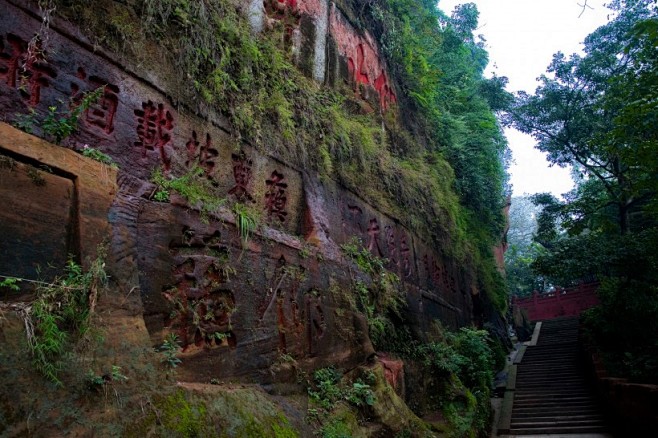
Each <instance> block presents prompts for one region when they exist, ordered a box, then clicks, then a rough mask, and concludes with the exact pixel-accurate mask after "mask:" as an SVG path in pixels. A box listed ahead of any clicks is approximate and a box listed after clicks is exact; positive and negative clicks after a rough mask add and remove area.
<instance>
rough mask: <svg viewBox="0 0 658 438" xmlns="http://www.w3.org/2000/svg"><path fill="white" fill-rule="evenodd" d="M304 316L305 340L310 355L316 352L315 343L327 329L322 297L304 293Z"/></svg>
mask: <svg viewBox="0 0 658 438" xmlns="http://www.w3.org/2000/svg"><path fill="white" fill-rule="evenodd" d="M306 318H307V321H306V340H307V342H308V352H309V354H311V355H312V354H315V353H317V351H318V346H317V344H318V343H319V342H320V341H321V340H322V338H323V337H324V333H325V331H326V329H327V323H326V322H325V319H324V309H323V306H322V297H320V296H316V295H314V294H312V293H308V294H306Z"/></svg>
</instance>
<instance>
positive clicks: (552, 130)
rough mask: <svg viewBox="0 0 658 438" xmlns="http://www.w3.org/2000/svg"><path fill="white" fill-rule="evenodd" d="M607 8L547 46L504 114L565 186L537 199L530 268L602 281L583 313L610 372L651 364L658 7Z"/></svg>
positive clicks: (562, 277)
mask: <svg viewBox="0 0 658 438" xmlns="http://www.w3.org/2000/svg"><path fill="white" fill-rule="evenodd" d="M610 6H611V7H612V8H613V9H614V11H615V16H614V18H613V19H612V20H611V21H610V22H609V23H608V24H606V25H604V26H601V27H600V28H599V29H597V30H596V31H595V32H593V33H592V34H590V35H589V36H588V37H587V38H586V39H585V44H584V54H583V55H578V54H573V55H570V56H566V55H565V54H563V53H556V54H555V55H554V56H553V60H552V62H551V63H550V65H549V66H548V69H547V72H546V74H545V75H542V76H541V77H540V85H539V86H538V87H537V89H536V90H535V93H534V94H529V93H525V92H519V93H517V94H516V95H515V101H514V103H513V104H512V105H511V108H510V111H509V112H508V113H507V115H506V121H507V123H509V124H510V125H512V126H514V127H516V128H517V129H519V130H520V131H522V132H525V133H528V134H530V135H532V136H533V137H534V138H535V139H536V140H537V148H538V149H540V150H541V151H544V152H546V153H547V156H548V160H549V161H550V162H551V163H553V164H555V165H559V166H566V165H570V166H572V167H573V169H574V175H575V177H576V178H577V183H576V187H575V188H574V189H573V190H572V191H571V192H569V193H567V194H566V195H565V196H564V199H562V200H559V199H557V198H555V197H553V196H552V195H550V194H539V195H535V196H534V198H533V201H534V202H535V204H537V205H539V206H541V207H542V211H541V213H540V214H539V216H538V227H537V231H536V233H535V236H534V240H535V241H536V242H537V243H539V244H540V245H541V246H542V248H543V251H541V252H539V253H538V254H536V255H535V260H534V261H533V262H532V267H533V269H534V271H535V274H536V275H539V276H543V277H544V278H547V279H548V280H549V281H551V282H552V283H553V284H559V285H562V286H568V285H569V284H570V283H575V282H578V281H581V280H583V279H587V280H591V279H598V280H599V281H600V282H601V286H600V289H599V296H600V299H601V305H600V306H599V307H598V308H596V309H594V310H592V311H591V312H590V313H589V314H588V317H587V321H588V327H589V330H590V334H591V336H592V339H593V340H594V341H595V342H597V344H598V346H599V348H600V349H601V351H602V353H603V354H604V356H605V357H606V358H607V360H608V364H609V366H610V368H611V369H612V371H613V372H617V373H621V374H623V375H626V376H630V377H633V378H636V379H639V380H645V381H653V380H655V379H656V377H655V376H656V375H658V362H657V361H656V360H655V358H656V357H658V322H657V321H658V275H657V274H656V272H657V271H656V267H658V216H657V213H658V208H657V206H658V199H657V195H658V177H657V176H658V154H657V152H658V124H657V123H656V121H657V120H658V50H657V48H658V14H657V10H656V2H655V1H650V0H637V1H614V2H612V4H611V5H610Z"/></svg>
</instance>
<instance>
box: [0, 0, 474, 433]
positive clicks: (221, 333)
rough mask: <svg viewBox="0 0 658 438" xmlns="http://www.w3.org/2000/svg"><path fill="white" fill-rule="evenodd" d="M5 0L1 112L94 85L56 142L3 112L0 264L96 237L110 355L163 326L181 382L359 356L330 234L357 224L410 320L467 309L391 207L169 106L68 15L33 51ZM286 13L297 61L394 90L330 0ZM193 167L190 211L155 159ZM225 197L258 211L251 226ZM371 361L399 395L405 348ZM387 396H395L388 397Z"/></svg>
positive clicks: (373, 52)
mask: <svg viewBox="0 0 658 438" xmlns="http://www.w3.org/2000/svg"><path fill="white" fill-rule="evenodd" d="M295 3H296V2H294V1H293V2H283V1H271V2H270V1H266V2H265V5H266V7H265V8H264V9H263V8H259V7H258V4H262V2H260V1H254V2H249V5H248V6H247V9H248V10H249V11H256V13H255V14H253V15H252V16H251V22H252V25H253V26H254V28H255V29H258V28H259V26H264V25H265V24H266V21H267V20H276V19H277V16H278V15H277V14H279V13H280V11H281V10H282V9H281V8H283V9H286V8H290V7H295V6H294V5H295ZM0 10H2V13H1V14H0V118H1V119H4V120H6V121H16V120H17V119H19V118H20V117H19V116H18V114H27V113H28V111H32V110H33V111H35V114H36V115H37V118H40V119H42V118H43V117H44V116H45V115H46V114H47V113H48V111H49V107H52V106H55V107H61V105H62V104H61V103H60V102H69V101H72V102H76V99H77V100H79V99H80V98H81V96H82V93H83V92H88V91H93V90H95V89H98V88H99V87H102V88H103V92H102V94H101V98H100V100H99V101H98V102H96V103H93V104H92V106H91V107H90V108H89V109H88V110H86V111H84V112H83V113H82V116H81V118H80V121H79V129H78V130H77V131H76V132H75V133H74V134H73V135H72V136H70V137H69V138H68V139H67V140H66V142H65V145H63V146H54V145H52V144H49V143H47V142H45V141H43V140H39V139H37V138H35V137H32V136H28V135H26V134H24V133H21V132H19V131H17V130H16V129H14V128H12V127H10V126H9V125H7V124H4V123H0V200H1V202H2V203H3V204H4V205H5V208H4V209H2V211H0V223H1V228H0V274H3V275H11V276H17V277H23V278H28V279H37V277H38V274H37V266H41V267H44V270H42V271H41V275H42V277H39V278H43V279H46V280H49V279H52V278H53V277H54V276H55V275H56V274H58V273H60V272H61V271H60V270H58V269H57V268H52V269H50V268H45V267H46V266H49V264H52V265H53V266H55V267H61V266H63V264H64V262H65V261H66V258H67V257H68V256H69V254H71V255H72V256H73V258H74V259H77V260H80V261H82V262H83V263H85V262H86V261H88V260H90V259H91V258H93V257H94V255H95V253H96V248H97V246H98V245H99V244H101V243H103V242H107V244H108V246H109V259H108V262H107V263H108V266H107V268H108V271H109V274H110V276H111V277H112V281H113V284H114V286H115V287H116V290H115V292H114V293H113V295H111V296H110V297H107V298H106V299H105V300H103V301H102V303H101V304H99V312H100V314H101V315H103V318H107V320H106V322H105V324H104V327H106V328H107V329H108V330H109V331H110V333H111V334H110V337H111V339H112V340H111V341H109V343H110V345H111V347H108V348H109V351H110V352H109V353H107V354H106V356H107V357H105V358H104V360H105V364H106V365H107V364H112V363H121V362H122V361H124V360H125V361H129V360H128V359H127V355H128V354H130V353H134V352H135V351H136V350H137V351H142V352H144V351H147V350H149V349H150V347H153V346H159V345H161V344H162V342H163V339H164V338H165V336H166V335H167V334H168V333H174V334H176V335H177V336H178V339H179V340H180V342H181V344H182V348H183V352H182V354H181V355H180V358H181V359H182V361H183V363H182V366H181V367H180V368H179V371H178V373H177V379H178V380H179V381H183V382H188V384H189V385H188V386H187V387H186V388H187V389H190V388H192V390H193V391H200V392H207V388H206V389H203V388H202V389H198V388H196V387H194V385H191V384H190V382H197V383H205V384H207V383H209V382H211V381H214V380H215V379H229V380H231V381H241V382H250V383H253V382H256V383H261V384H271V383H275V382H276V383H279V384H280V383H281V382H289V383H292V384H294V383H295V379H296V375H295V373H293V372H291V370H290V367H286V366H281V358H282V357H292V358H294V360H295V364H296V365H295V366H296V367H298V368H299V369H303V370H313V369H315V368H318V367H320V366H326V365H328V364H333V365H335V366H339V367H342V368H345V369H351V368H354V367H356V366H358V365H359V364H363V363H364V362H366V361H367V359H369V358H372V357H373V355H374V353H375V351H374V349H373V346H372V344H371V342H370V339H369V337H368V325H367V322H366V321H365V318H364V317H363V316H362V315H361V314H360V313H359V312H358V311H357V309H356V308H355V307H354V306H350V305H349V303H350V302H352V303H353V302H354V298H353V297H351V296H350V294H353V291H352V281H353V276H356V275H358V274H356V273H355V272H353V268H354V266H353V264H351V262H349V261H347V260H346V259H345V258H344V257H343V255H342V252H341V250H340V245H342V244H345V243H348V242H350V241H352V239H354V238H358V239H361V241H362V242H363V244H364V246H365V247H366V248H367V249H368V250H369V251H370V252H371V253H372V254H373V255H375V256H378V257H382V258H386V259H387V263H388V265H387V268H388V269H389V270H390V271H391V272H394V273H395V274H397V275H398V276H399V277H400V279H401V280H402V284H403V288H404V290H405V292H406V300H407V304H408V310H407V311H406V315H405V316H406V317H407V319H408V321H409V322H410V323H411V324H412V325H413V328H414V330H415V331H416V332H417V334H418V335H420V336H423V333H426V332H427V331H428V330H429V328H430V327H431V325H432V323H433V321H435V320H437V319H438V320H440V321H441V322H442V323H443V324H444V325H445V326H448V327H451V328H457V327H460V326H464V325H467V324H470V323H472V322H473V321H474V302H475V303H476V304H475V305H479V304H477V303H478V302H479V300H480V297H479V296H478V291H477V287H476V286H475V281H474V279H472V278H470V277H469V276H468V275H467V274H466V273H465V272H464V270H463V269H460V267H459V266H457V265H456V263H455V262H454V260H451V259H449V258H447V257H446V256H445V255H443V253H442V252H441V251H439V250H437V249H436V248H432V247H431V246H430V245H429V244H427V243H426V242H424V241H423V240H422V239H420V238H419V237H418V236H415V235H414V234H413V233H411V232H410V231H409V230H408V229H406V228H405V227H404V226H402V225H401V224H400V221H399V218H394V217H391V216H390V215H389V214H387V212H385V211H381V210H380V208H379V207H378V206H377V205H370V204H369V203H367V202H365V201H364V200H363V199H361V198H360V197H359V196H358V195H357V194H354V193H351V192H349V191H347V190H345V189H343V188H342V187H341V186H340V185H339V184H338V183H337V182H334V181H331V180H323V181H320V180H319V179H318V178H317V177H316V175H313V174H310V173H309V172H307V171H305V170H304V169H299V168H297V167H296V166H295V165H293V164H291V163H284V162H282V161H280V160H278V159H277V158H275V157H272V156H268V155H265V154H263V153H259V152H258V151H256V150H255V149H254V148H252V147H251V146H250V145H249V144H246V143H242V142H239V141H238V140H236V139H235V138H236V137H235V136H234V135H233V134H234V133H232V132H230V131H229V130H228V129H227V126H228V124H227V123H226V121H225V120H224V119H223V118H222V116H221V115H219V114H215V113H212V112H211V111H208V112H207V113H206V114H205V117H200V116H198V115H195V114H194V112H193V111H191V110H189V108H187V107H185V106H184V105H179V106H176V107H175V106H174V105H172V103H171V101H170V99H169V98H168V94H167V89H166V88H167V87H166V84H167V81H166V79H165V78H163V77H159V76H158V71H155V70H154V71H150V72H149V73H148V74H146V73H144V72H141V70H140V68H139V67H135V66H133V65H129V63H127V62H125V60H123V59H122V58H121V57H120V56H118V55H113V54H109V53H107V52H104V51H102V50H98V51H94V50H93V49H94V48H93V47H92V46H91V45H90V44H89V41H88V40H86V39H85V38H84V37H83V36H82V35H80V33H79V32H78V31H77V30H76V29H74V28H72V27H71V25H70V24H66V23H63V22H58V21H57V20H55V21H53V23H51V27H50V29H49V30H48V41H47V43H48V44H47V46H46V47H45V49H44V50H45V52H44V54H45V59H46V61H47V62H41V61H40V62H33V61H32V58H30V54H29V52H28V46H29V42H30V40H32V38H33V36H34V35H35V34H36V33H38V32H40V21H39V19H38V14H37V13H36V11H35V10H34V9H33V5H31V4H30V3H27V2H19V1H8V0H0ZM295 14H297V15H295V16H296V17H298V21H297V22H295V23H293V24H294V26H293V28H291V33H290V34H291V38H292V41H293V43H294V47H295V50H296V51H297V52H298V55H297V56H298V64H299V65H300V68H301V69H302V70H304V71H305V72H306V73H307V74H308V75H309V76H311V77H313V78H314V79H316V80H317V81H324V82H326V83H327V84H332V83H336V82H337V81H341V80H345V81H347V82H348V83H349V84H350V85H351V86H352V89H353V91H354V93H355V97H356V98H358V99H361V100H362V102H363V105H364V108H369V110H373V108H378V109H379V110H381V111H386V110H388V109H389V107H390V106H391V105H392V104H394V103H395V102H396V92H395V90H394V88H395V87H394V85H393V84H392V83H391V81H390V79H389V76H388V73H387V68H386V65H385V64H384V62H383V61H382V59H381V57H380V56H379V53H378V50H379V49H378V48H377V45H376V44H375V42H374V40H373V39H372V37H370V36H369V35H368V34H367V33H363V32H357V31H356V30H355V29H354V28H353V26H352V25H351V24H350V23H349V20H347V19H346V18H345V16H344V15H343V13H342V12H341V11H340V9H339V8H337V7H336V5H335V4H333V3H331V4H329V3H328V2H327V1H324V0H316V1H308V2H299V7H298V9H296V10H295ZM331 57H333V58H332V59H328V60H327V58H331ZM327 65H328V66H329V67H326V66H327ZM71 99H72V100H71ZM33 129H34V132H35V133H36V134H37V135H41V136H47V133H45V132H44V131H43V129H41V128H40V127H39V126H33ZM86 147H93V148H96V149H98V150H99V151H102V152H103V153H105V154H107V155H108V156H109V157H111V158H112V160H113V161H114V162H116V163H117V164H118V169H119V170H115V169H112V168H110V167H108V166H105V165H101V164H99V163H96V162H94V161H93V160H91V159H88V158H84V157H82V156H81V155H80V154H78V153H76V152H75V151H74V150H77V151H81V150H83V149H84V148H86ZM195 167H198V168H200V169H201V171H202V172H203V177H204V178H205V179H206V180H207V181H208V182H209V184H210V186H211V187H212V190H213V194H214V195H216V196H217V198H223V199H226V200H227V204H226V205H225V206H222V207H219V209H217V210H216V211H214V212H212V213H203V212H201V211H200V208H199V206H198V205H189V203H188V202H187V201H186V200H185V199H183V198H182V197H180V196H177V195H176V194H175V193H172V194H171V201H170V202H156V201H155V200H153V195H154V191H155V189H156V187H155V186H154V185H153V184H152V183H151V182H150V178H151V176H152V174H153V173H154V171H156V170H157V169H161V171H162V172H163V173H164V175H165V176H168V175H174V174H176V172H180V171H184V170H190V169H193V168H195ZM232 202H240V203H243V204H245V205H247V206H249V207H250V208H253V209H254V210H256V211H258V212H260V214H261V217H262V218H263V220H262V224H260V226H259V227H258V228H257V229H256V230H255V232H254V233H253V235H252V236H251V237H250V238H249V239H248V240H246V241H245V239H244V236H241V235H240V232H239V229H238V226H237V225H236V220H237V217H236V215H235V214H234V212H233V211H232V210H231V209H230V208H229V205H230V203H232ZM23 298H24V297H19V296H18V295H9V296H5V297H4V298H3V300H4V301H9V302H12V301H14V302H18V301H22V300H23ZM12 327H13V331H12V336H15V335H16V332H17V331H16V330H14V329H16V326H15V325H14V326H12ZM1 330H2V328H1V327H0V331H1ZM128 346H129V347H130V348H128ZM124 347H125V348H124ZM122 349H123V350H124V351H122ZM5 353H6V352H5ZM382 364H383V370H384V371H383V373H384V375H385V377H386V379H387V380H388V382H389V384H390V385H391V386H392V387H393V388H395V390H396V392H397V393H398V394H399V395H400V396H404V394H405V373H404V369H403V368H404V366H403V364H402V362H401V361H398V360H396V359H395V358H390V359H386V358H385V359H383V360H382ZM83 371H84V370H83ZM146 380H148V379H145V381H146ZM21 381H22V380H21ZM254 397H255V398H254V400H258V399H259V398H258V397H260V396H254ZM0 401H2V402H3V403H6V404H9V405H12V404H14V403H17V405H20V404H21V403H25V400H17V399H15V398H7V399H0ZM149 402H150V401H149ZM135 403H136V402H135ZM399 405H403V403H402V402H401V400H400V399H399V398H398V397H397V396H392V397H391V399H390V407H391V409H393V408H396V409H397V408H399V407H400V406H399ZM387 406H388V405H387ZM39 409H40V410H39V412H42V411H43V409H41V408H39ZM405 409H406V406H405ZM11 412H14V411H11ZM14 414H15V415H16V416H20V415H24V414H25V410H22V411H21V410H19V411H16V412H14ZM12 415H13V414H12ZM145 415H147V414H145ZM273 415H277V413H276V412H275V413H274V414H273ZM378 415H380V416H382V417H383V416H386V415H389V414H387V413H386V412H378ZM149 418H150V417H149ZM416 420H417V419H415V420H414V421H416ZM418 421H419V420H418ZM16 430H17V431H18V430H19V429H16ZM21 430H22V429H21ZM0 432H2V429H0ZM16 433H22V432H20V431H18V432H16ZM136 434H139V431H137V432H136Z"/></svg>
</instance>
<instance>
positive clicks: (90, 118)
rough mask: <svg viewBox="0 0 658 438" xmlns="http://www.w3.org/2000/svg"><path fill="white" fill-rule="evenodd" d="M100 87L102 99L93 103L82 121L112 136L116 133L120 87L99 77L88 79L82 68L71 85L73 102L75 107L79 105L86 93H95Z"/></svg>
mask: <svg viewBox="0 0 658 438" xmlns="http://www.w3.org/2000/svg"><path fill="white" fill-rule="evenodd" d="M100 87H103V93H102V94H101V96H100V99H99V100H98V101H96V102H91V105H90V106H89V108H87V110H86V111H85V114H84V118H83V119H82V120H84V121H85V122H87V123H88V124H90V125H92V126H96V127H98V128H100V129H102V130H103V131H105V133H106V134H111V133H112V131H114V116H115V115H116V113H117V108H118V106H119V87H117V86H116V85H113V84H110V83H109V82H108V81H106V80H104V79H101V78H99V77H98V76H93V75H92V76H89V77H87V73H86V72H85V70H84V69H83V68H82V67H80V68H78V72H77V74H76V75H75V79H74V82H72V83H71V100H72V101H73V103H74V105H78V104H79V103H80V102H81V101H82V99H83V97H84V94H85V93H88V92H91V91H95V90H97V89H98V88H100Z"/></svg>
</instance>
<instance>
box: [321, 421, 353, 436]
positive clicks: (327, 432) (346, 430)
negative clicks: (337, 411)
mask: <svg viewBox="0 0 658 438" xmlns="http://www.w3.org/2000/svg"><path fill="white" fill-rule="evenodd" d="M320 434H321V436H322V438H352V430H351V429H350V427H349V425H348V424H347V423H346V422H345V420H344V419H342V418H335V419H332V420H330V421H329V422H328V423H327V424H325V425H324V426H323V427H322V430H321V431H320Z"/></svg>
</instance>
